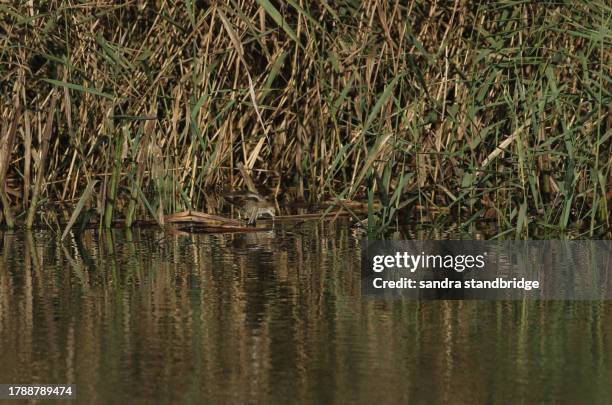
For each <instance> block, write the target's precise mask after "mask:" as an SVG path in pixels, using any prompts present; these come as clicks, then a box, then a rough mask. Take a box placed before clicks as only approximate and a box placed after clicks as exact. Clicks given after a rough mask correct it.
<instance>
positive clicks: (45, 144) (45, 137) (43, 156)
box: [25, 90, 57, 229]
mask: <svg viewBox="0 0 612 405" xmlns="http://www.w3.org/2000/svg"><path fill="white" fill-rule="evenodd" d="M56 102H57V92H56V91H55V90H52V94H51V103H50V105H49V111H48V112H47V120H46V122H45V128H44V130H43V134H42V140H41V141H42V147H41V151H40V161H39V164H38V168H37V170H36V182H35V183H34V191H33V193H32V201H30V207H29V209H28V216H27V218H26V224H25V225H26V229H32V226H33V224H34V216H35V215H36V206H37V205H38V199H39V195H40V188H41V186H42V183H43V178H44V177H45V163H46V161H47V155H48V154H49V141H50V140H51V133H52V130H53V117H54V116H55V104H56Z"/></svg>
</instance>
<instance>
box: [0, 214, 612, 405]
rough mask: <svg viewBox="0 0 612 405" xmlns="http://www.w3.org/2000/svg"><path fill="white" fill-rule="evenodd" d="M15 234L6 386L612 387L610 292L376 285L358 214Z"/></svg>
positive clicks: (153, 398) (376, 395) (350, 398)
mask: <svg viewBox="0 0 612 405" xmlns="http://www.w3.org/2000/svg"><path fill="white" fill-rule="evenodd" d="M414 236H416V237H419V235H414ZM0 240H1V241H2V247H1V250H0V252H1V257H0V349H1V352H0V362H1V364H2V367H0V383H22V384H25V383H37V382H38V383H73V384H77V397H78V400H77V402H79V403H80V402H83V403H111V402H117V401H129V403H148V402H155V403H294V402H296V403H348V402H354V403H368V404H369V403H398V402H401V403H405V402H415V403H492V404H495V403H502V404H505V403H508V401H509V400H510V398H512V401H513V402H514V401H516V402H521V403H593V404H598V403H601V404H604V403H610V402H611V400H612V398H611V392H610V382H611V381H612V374H611V371H610V370H612V367H611V366H612V364H611V362H612V361H611V355H610V347H611V346H610V344H611V343H612V337H611V336H612V326H611V323H610V320H611V319H612V305H611V304H610V303H609V302H479V301H421V302H416V301H400V300H397V301H381V300H374V299H369V298H365V297H361V293H360V290H361V287H360V274H359V266H360V264H359V261H360V252H359V239H358V237H357V236H356V235H354V234H353V233H352V232H351V231H350V229H349V228H348V226H347V225H346V224H345V223H341V222H339V223H327V224H323V225H321V224H317V223H312V224H305V225H304V226H302V227H297V228H296V227H294V226H293V225H283V224H277V225H276V229H275V230H273V231H268V232H260V233H249V234H215V235H211V234H188V233H183V232H179V231H173V232H162V231H158V230H153V229H147V230H135V231H131V232H130V231H125V230H114V231H111V232H107V233H102V234H98V233H97V232H94V231H88V232H87V233H85V235H84V237H83V240H82V241H75V240H72V241H67V242H65V243H64V244H63V245H62V244H61V243H60V241H59V236H58V235H55V234H53V233H51V232H48V231H38V232H34V233H4V234H2V235H1V237H0Z"/></svg>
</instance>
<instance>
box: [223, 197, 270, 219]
mask: <svg viewBox="0 0 612 405" xmlns="http://www.w3.org/2000/svg"><path fill="white" fill-rule="evenodd" d="M224 198H225V200H226V201H227V202H229V203H230V204H233V205H235V206H237V207H238V208H239V209H240V211H241V213H242V214H243V215H244V216H245V217H247V218H248V222H247V224H248V225H255V221H256V220H257V219H259V218H261V217H264V216H269V217H271V218H272V219H274V216H275V209H274V204H272V203H271V202H270V201H268V200H267V199H265V198H264V197H263V196H261V195H260V194H259V193H254V192H252V191H234V192H231V193H228V194H226V195H225V196H224Z"/></svg>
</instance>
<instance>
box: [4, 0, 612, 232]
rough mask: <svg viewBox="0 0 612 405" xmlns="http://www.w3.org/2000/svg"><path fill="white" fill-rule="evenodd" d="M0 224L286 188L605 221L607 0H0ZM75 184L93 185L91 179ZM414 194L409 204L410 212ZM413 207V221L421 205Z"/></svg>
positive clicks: (542, 219) (319, 195) (389, 209)
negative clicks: (77, 209) (245, 182)
mask: <svg viewBox="0 0 612 405" xmlns="http://www.w3.org/2000/svg"><path fill="white" fill-rule="evenodd" d="M0 16H1V17H0V18H1V20H0V24H1V25H0V33H1V35H0V49H1V52H0V91H1V102H2V107H1V114H2V117H3V120H2V128H1V131H2V133H1V135H2V144H1V150H0V153H1V156H0V158H1V159H0V184H6V186H3V188H2V190H3V192H2V193H0V194H1V196H2V205H3V208H4V209H3V214H4V215H3V217H4V222H5V223H6V224H7V225H9V226H13V224H14V223H15V221H17V222H19V221H24V222H25V223H26V225H28V226H32V224H33V223H36V218H37V217H40V215H41V213H49V210H48V209H47V207H50V206H51V205H52V204H54V203H59V202H68V203H70V202H72V203H75V202H77V201H78V200H79V199H80V198H81V197H86V198H82V199H81V201H82V203H83V204H86V203H87V201H86V200H88V199H89V198H90V197H91V200H92V203H91V205H92V206H94V205H95V206H97V207H98V210H97V211H98V213H99V215H101V216H102V218H103V222H104V223H105V224H107V225H108V226H110V225H111V223H112V220H113V215H114V216H115V218H117V217H122V218H125V219H126V221H127V223H128V225H129V224H131V223H132V222H133V221H134V218H137V217H142V216H153V217H159V216H160V215H163V214H164V213H165V214H171V213H173V212H177V211H182V210H184V209H191V208H192V209H201V210H206V209H210V208H205V207H206V206H207V200H208V199H209V198H210V197H211V196H213V195H216V194H218V193H220V192H223V191H224V190H226V189H230V188H239V187H240V182H241V178H240V177H239V176H237V175H236V173H237V172H236V171H235V170H234V169H235V168H236V166H237V164H238V163H243V164H244V165H245V166H246V167H247V168H248V169H251V170H252V174H253V176H254V177H256V179H257V180H258V182H259V183H260V184H261V185H263V186H265V187H267V188H268V190H269V192H271V193H274V194H277V197H280V198H282V199H289V198H291V199H300V198H304V199H306V200H308V201H319V200H322V199H329V198H333V199H349V200H350V199H365V198H369V200H370V201H373V200H374V199H376V200H379V201H380V202H381V205H382V209H381V211H379V212H377V213H375V215H371V219H372V222H373V223H376V224H377V226H379V227H382V228H384V227H387V226H389V224H391V223H392V221H394V220H395V219H397V218H398V215H399V214H400V213H407V214H408V215H406V217H407V216H412V215H416V214H415V212H421V213H422V212H425V213H427V212H441V213H450V214H452V215H453V217H455V218H459V219H460V220H461V221H463V222H464V223H466V222H470V221H475V220H478V219H480V218H484V217H487V218H495V219H496V220H497V221H498V223H499V224H500V225H501V226H502V227H504V228H508V229H513V230H515V231H517V232H518V233H524V232H526V230H527V229H528V228H529V226H528V225H529V224H540V225H544V226H548V227H553V228H555V229H560V230H564V229H567V228H570V227H573V226H577V227H580V228H581V229H588V231H589V232H590V234H591V235H593V234H597V233H598V232H601V230H602V229H603V230H605V229H609V226H610V207H609V205H610V194H609V187H610V182H611V180H610V179H611V173H610V168H611V159H612V158H611V156H612V154H611V153H610V152H611V142H610V127H611V125H610V124H611V123H612V121H611V118H610V77H611V75H610V73H611V72H610V70H611V69H610V68H611V65H610V40H611V32H610V26H611V24H610V20H611V18H612V13H611V8H610V6H609V4H607V2H604V1H598V0H595V1H580V0H574V1H565V2H531V1H518V2H517V1H512V2H510V1H482V2H468V1H462V0H455V1H421V0H412V1H406V2H403V1H402V2H398V1H392V2H386V1H378V0H376V1H366V2H361V1H354V0H338V1H334V2H326V1H317V2H313V1H305V0H287V1H277V0H235V1H234V0H230V1H195V0H186V1H170V0H157V1H142V0H138V1H125V2H114V1H97V0H91V1H84V2H77V1H54V0H50V1H36V2H32V1H20V2H0ZM88 186H89V187H88ZM414 207H418V208H419V211H414V210H413V209H412V208H414ZM420 218H423V217H420Z"/></svg>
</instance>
